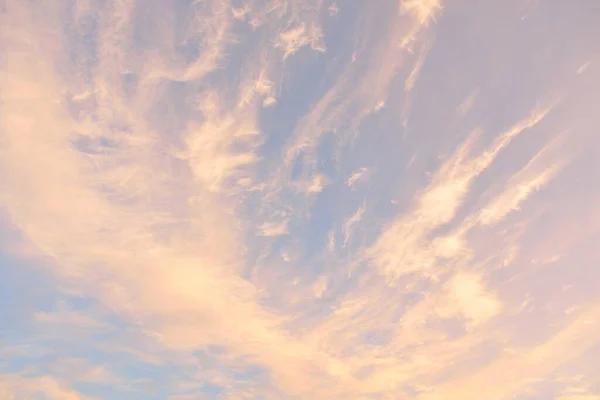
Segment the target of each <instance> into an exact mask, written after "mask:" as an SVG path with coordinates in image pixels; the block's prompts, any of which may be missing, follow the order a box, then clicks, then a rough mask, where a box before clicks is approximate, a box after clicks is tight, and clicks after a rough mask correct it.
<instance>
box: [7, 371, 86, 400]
mask: <svg viewBox="0 0 600 400" xmlns="http://www.w3.org/2000/svg"><path fill="white" fill-rule="evenodd" d="M0 395H2V397H3V398H5V399H7V400H18V399H24V398H31V397H33V396H35V397H37V396H44V398H47V399H49V400H86V399H90V397H87V396H83V395H81V394H79V393H77V392H75V391H73V390H71V389H69V388H67V387H65V386H64V385H62V384H61V383H59V382H58V381H56V380H55V379H53V378H51V377H48V376H39V377H27V376H22V375H17V374H1V375H0Z"/></svg>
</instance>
